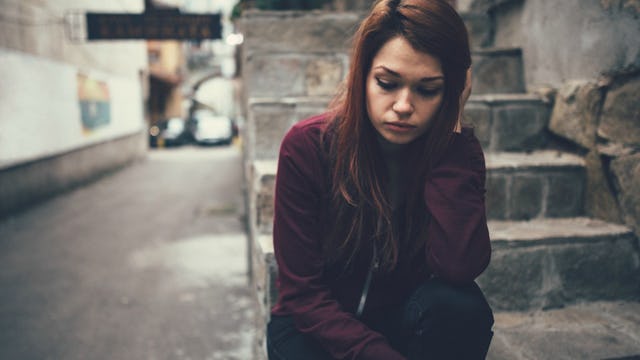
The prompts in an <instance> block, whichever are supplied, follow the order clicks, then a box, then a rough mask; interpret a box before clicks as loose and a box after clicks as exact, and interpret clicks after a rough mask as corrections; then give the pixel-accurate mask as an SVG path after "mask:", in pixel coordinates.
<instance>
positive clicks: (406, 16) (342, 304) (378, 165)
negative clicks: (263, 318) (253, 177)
mask: <svg viewBox="0 0 640 360" xmlns="http://www.w3.org/2000/svg"><path fill="white" fill-rule="evenodd" d="M470 65H471V58H470V52H469V44H468V35H467V32H466V29H465V26H464V24H463V22H462V20H461V18H460V17H459V16H458V14H457V13H456V11H455V10H454V9H453V8H452V7H451V6H450V5H448V3H447V1H446V0H382V1H380V2H378V3H376V5H375V6H374V7H373V9H372V11H371V13H370V15H369V16H368V17H367V18H366V19H365V20H364V21H363V23H362V24H361V26H360V28H359V29H358V31H357V33H356V36H355V43H354V49H353V54H352V59H351V68H350V72H349V75H348V77H347V79H346V86H345V89H344V91H343V93H342V94H341V95H340V96H339V97H338V98H337V99H336V101H335V104H334V106H332V110H331V111H329V112H328V113H326V114H323V115H320V116H316V117H313V118H310V119H307V120H304V121H301V122H300V123H298V124H296V125H295V126H294V127H293V128H292V129H291V130H290V131H289V132H288V133H287V135H286V136H285V138H284V140H283V142H282V145H281V148H280V157H279V163H278V173H277V179H276V194H275V221H274V232H273V236H274V245H275V256H276V260H277V262H278V269H279V277H278V282H277V284H278V289H279V297H278V301H277V303H276V305H275V306H274V308H273V309H272V317H271V321H270V323H269V326H268V331H267V332H268V334H267V347H268V351H269V358H270V359H271V360H275V359H286V360H293V359H301V360H313V359H367V360H373V359H380V360H395V359H411V360H413V359H482V358H484V357H485V355H486V352H487V349H488V347H489V343H490V341H491V336H492V331H491V327H492V325H493V315H492V312H491V309H490V307H489V305H488V304H487V302H486V300H485V298H484V296H483V294H482V292H481V291H480V289H479V288H478V286H477V285H476V284H475V282H474V279H475V278H476V277H477V276H478V275H479V274H480V273H482V271H483V270H484V269H485V268H486V266H487V265H488V263H489V259H490V254H491V248H490V243H489V235H488V230H487V224H486V217H485V207H484V192H485V188H484V185H485V165H484V157H483V154H482V149H481V148H480V145H479V143H478V141H477V139H476V138H475V137H474V135H473V132H472V129H469V128H464V127H462V126H460V120H459V118H460V114H461V112H462V106H463V105H464V103H465V102H466V100H467V98H468V96H469V92H470V70H469V69H470Z"/></svg>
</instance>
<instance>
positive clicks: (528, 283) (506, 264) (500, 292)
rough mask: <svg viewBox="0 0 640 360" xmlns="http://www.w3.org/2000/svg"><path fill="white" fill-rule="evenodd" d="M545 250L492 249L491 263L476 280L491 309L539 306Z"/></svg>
mask: <svg viewBox="0 0 640 360" xmlns="http://www.w3.org/2000/svg"><path fill="white" fill-rule="evenodd" d="M545 256H546V249H544V248H532V249H518V250H512V249H494V251H493V254H492V255H491V263H490V264H489V267H488V268H487V270H485V272H484V273H483V274H482V275H481V276H480V277H479V278H478V284H479V285H480V287H482V290H483V291H484V293H485V295H486V297H487V300H488V301H489V304H490V305H491V306H492V308H493V309H494V310H523V309H529V308H532V307H539V306H540V304H539V303H536V301H538V302H539V301H540V300H539V299H538V293H539V289H540V288H541V287H542V282H543V262H544V257H545Z"/></svg>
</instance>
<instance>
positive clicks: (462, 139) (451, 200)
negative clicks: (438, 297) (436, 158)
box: [424, 128, 491, 284]
mask: <svg viewBox="0 0 640 360" xmlns="http://www.w3.org/2000/svg"><path fill="white" fill-rule="evenodd" d="M485 172H486V169H485V162H484V155H483V154H482V148H481V147H480V143H479V142H478V140H477V139H476V137H475V136H474V135H473V131H472V130H471V129H468V128H464V129H462V133H461V134H456V135H454V141H453V142H452V144H451V145H450V147H449V149H448V152H447V154H446V155H445V156H444V158H443V159H442V160H441V161H440V162H439V164H438V165H436V167H435V168H434V169H433V170H432V172H431V174H430V175H429V178H428V179H427V183H426V185H425V191H424V200H425V203H426V206H427V209H428V211H429V212H430V214H431V221H430V223H429V227H428V233H427V236H428V238H427V264H428V266H429V268H430V269H431V271H432V272H433V274H434V275H435V276H439V277H442V278H443V279H445V280H447V281H450V282H452V283H460V284H463V283H468V282H471V281H473V280H474V279H475V278H476V277H477V276H478V275H480V274H481V273H482V272H483V271H484V269H485V268H486V267H487V265H488V264H489V260H490V257H491V244H490V240H489V231H488V229H487V219H486V214H485V203H484V195H485Z"/></svg>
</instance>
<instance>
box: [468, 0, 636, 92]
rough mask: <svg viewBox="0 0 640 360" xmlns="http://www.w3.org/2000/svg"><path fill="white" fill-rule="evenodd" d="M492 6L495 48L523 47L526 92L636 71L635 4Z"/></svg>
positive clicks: (580, 0)
mask: <svg viewBox="0 0 640 360" xmlns="http://www.w3.org/2000/svg"><path fill="white" fill-rule="evenodd" d="M481 2H482V1H476V3H481ZM484 2H485V3H488V2H489V1H484ZM493 2H495V3H501V4H500V5H498V6H497V7H495V8H493V10H490V12H491V13H493V15H494V18H495V21H496V24H495V27H496V32H495V45H496V46H518V47H521V48H522V49H523V54H524V63H525V80H526V82H527V84H528V86H529V87H530V88H537V87H538V86H541V85H551V86H553V87H560V86H561V85H562V84H563V83H564V82H566V81H568V80H573V79H595V78H597V77H598V76H600V75H601V74H605V73H607V74H608V73H619V72H628V71H629V70H633V69H636V70H637V69H640V41H638V40H637V39H639V38H640V19H639V17H640V1H638V0H564V1H547V0H515V1H513V0H512V1H493ZM477 7H478V8H479V7H480V6H477Z"/></svg>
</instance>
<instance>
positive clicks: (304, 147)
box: [273, 126, 404, 360]
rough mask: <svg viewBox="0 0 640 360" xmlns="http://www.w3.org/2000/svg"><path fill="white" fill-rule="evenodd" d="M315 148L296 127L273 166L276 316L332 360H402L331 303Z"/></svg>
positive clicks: (321, 170)
mask: <svg viewBox="0 0 640 360" xmlns="http://www.w3.org/2000/svg"><path fill="white" fill-rule="evenodd" d="M326 171H327V170H326V169H324V168H323V166H322V162H321V161H320V148H319V144H317V143H314V139H313V138H312V137H311V136H309V134H308V133H306V132H305V131H304V129H303V128H301V127H299V126H294V127H293V128H292V129H291V130H290V131H289V132H288V134H287V135H286V136H285V138H284V140H283V142H282V145H281V148H280V155H279V160H278V173H277V177H276V192H275V213H274V228H273V239H274V250H275V257H276V261H277V263H278V272H279V275H278V290H279V295H278V296H279V297H278V305H277V307H278V308H279V311H280V312H281V313H282V312H284V313H287V314H290V315H291V316H292V317H293V319H294V322H295V325H296V327H297V329H298V330H299V331H301V332H302V333H306V334H308V335H310V336H311V337H313V338H314V339H316V340H317V341H318V342H319V343H320V344H321V345H322V346H323V347H324V348H325V349H326V350H327V351H328V352H329V353H330V354H331V356H332V357H333V358H335V359H363V360H364V359H366V360H400V359H404V357H403V356H402V355H400V354H399V353H397V352H396V351H395V350H394V349H392V348H391V346H390V345H389V344H388V342H387V340H386V339H385V337H384V336H382V335H381V334H379V333H377V332H375V331H373V330H371V329H370V328H368V327H367V326H366V325H365V324H363V323H362V322H361V321H359V320H358V319H357V318H355V317H354V315H353V314H351V313H349V312H346V311H344V309H343V308H342V307H341V305H340V304H339V303H338V302H337V301H336V300H335V299H334V298H333V297H332V294H331V291H330V288H329V286H328V284H327V283H326V281H325V279H324V278H323V270H324V261H323V258H322V245H321V239H322V234H323V229H322V228H321V224H320V220H319V219H320V211H321V206H322V201H321V200H322V198H323V197H324V196H326V194H323V193H322V192H323V191H325V190H324V189H323V186H322V185H321V184H322V181H323V179H324V178H325V175H326V174H325V172H326Z"/></svg>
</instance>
